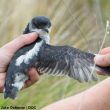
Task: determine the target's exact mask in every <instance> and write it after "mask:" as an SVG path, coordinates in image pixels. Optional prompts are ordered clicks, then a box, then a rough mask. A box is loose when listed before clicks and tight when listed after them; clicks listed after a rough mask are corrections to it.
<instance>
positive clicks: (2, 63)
mask: <svg viewBox="0 0 110 110" xmlns="http://www.w3.org/2000/svg"><path fill="white" fill-rule="evenodd" d="M37 37H38V35H37V34H36V33H30V34H24V35H21V36H19V37H17V38H16V39H14V40H13V41H11V42H9V43H7V44H6V45H4V46H3V47H1V48H0V92H3V89H4V83H5V76H6V71H7V68H8V65H9V63H10V61H11V59H12V57H13V55H14V54H15V52H16V51H17V50H18V49H20V48H21V47H23V46H25V45H28V44H31V43H32V42H34V41H35V40H36V39H37ZM27 74H28V76H29V79H28V80H27V81H26V82H25V85H24V88H26V87H29V86H31V85H32V84H34V83H35V82H36V81H38V79H39V74H38V72H37V71H36V69H35V68H32V69H30V71H29V72H28V73H27Z"/></svg>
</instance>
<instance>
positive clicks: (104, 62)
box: [94, 54, 110, 66]
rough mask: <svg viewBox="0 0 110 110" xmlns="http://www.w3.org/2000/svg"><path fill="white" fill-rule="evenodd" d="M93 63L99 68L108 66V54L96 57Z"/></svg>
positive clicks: (109, 59) (109, 64)
mask: <svg viewBox="0 0 110 110" xmlns="http://www.w3.org/2000/svg"><path fill="white" fill-rule="evenodd" d="M94 61H95V64H97V65H99V66H110V54H106V55H96V57H95V58H94Z"/></svg>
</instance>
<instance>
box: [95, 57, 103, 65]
mask: <svg viewBox="0 0 110 110" xmlns="http://www.w3.org/2000/svg"><path fill="white" fill-rule="evenodd" d="M102 58H103V55H96V57H95V58H94V61H95V63H96V64H99V63H100V62H102Z"/></svg>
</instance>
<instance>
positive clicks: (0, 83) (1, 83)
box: [0, 73, 5, 93]
mask: <svg viewBox="0 0 110 110" xmlns="http://www.w3.org/2000/svg"><path fill="white" fill-rule="evenodd" d="M4 84H5V73H0V92H1V93H2V92H3V89H4Z"/></svg>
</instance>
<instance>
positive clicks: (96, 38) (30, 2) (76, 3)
mask: <svg viewBox="0 0 110 110" xmlns="http://www.w3.org/2000/svg"><path fill="white" fill-rule="evenodd" d="M38 15H45V16H48V17H49V18H50V19H51V21H52V25H53V27H52V32H51V34H50V36H51V44H55V45H70V46H74V47H77V48H80V49H81V50H84V51H91V52H95V53H98V51H99V49H100V46H101V43H102V40H103V38H104V34H105V28H106V21H107V20H110V0H10V1H9V0H0V46H3V45H4V44H6V43H7V42H9V41H11V40H12V39H14V38H15V37H17V36H19V35H21V34H22V32H23V30H24V28H25V26H26V25H27V23H28V21H29V20H30V19H31V18H32V17H34V16H38ZM109 45H110V36H109V35H108V36H107V38H106V40H105V43H104V45H103V47H106V46H109ZM102 79H104V78H103V77H102V78H99V81H98V82H100V81H101V80H102ZM98 82H90V83H83V84H82V83H79V82H77V81H74V80H73V79H70V78H68V77H53V76H48V75H43V76H41V77H40V80H39V81H38V82H37V83H36V84H34V85H33V86H32V87H30V88H27V89H25V90H22V91H21V92H20V94H19V96H18V98H17V100H10V99H7V100H4V99H3V94H1V95H0V106H10V105H12V106H27V105H35V106H36V107H37V110H40V109H41V108H42V107H44V106H46V105H48V104H50V103H52V102H55V101H57V100H60V99H63V98H65V97H68V96H71V95H74V94H77V93H79V92H81V91H83V90H86V89H87V88H90V87H91V86H93V85H94V84H96V83H98Z"/></svg>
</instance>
